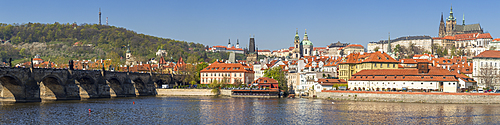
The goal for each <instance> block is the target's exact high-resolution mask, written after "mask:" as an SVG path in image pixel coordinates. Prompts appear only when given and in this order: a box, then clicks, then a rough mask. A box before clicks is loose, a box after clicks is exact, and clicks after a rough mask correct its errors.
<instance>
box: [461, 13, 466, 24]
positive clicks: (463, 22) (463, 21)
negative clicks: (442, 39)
mask: <svg viewBox="0 0 500 125" xmlns="http://www.w3.org/2000/svg"><path fill="white" fill-rule="evenodd" d="M462 25H465V14H464V15H463V16H462Z"/></svg>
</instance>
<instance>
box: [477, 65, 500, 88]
mask: <svg viewBox="0 0 500 125" xmlns="http://www.w3.org/2000/svg"><path fill="white" fill-rule="evenodd" d="M498 70H499V69H498V68H495V67H493V66H492V63H490V64H489V65H488V63H487V62H486V66H484V67H481V68H479V71H478V73H479V76H478V78H479V80H481V83H483V84H484V85H485V87H493V86H497V85H499V83H498V80H500V74H499V73H498Z"/></svg>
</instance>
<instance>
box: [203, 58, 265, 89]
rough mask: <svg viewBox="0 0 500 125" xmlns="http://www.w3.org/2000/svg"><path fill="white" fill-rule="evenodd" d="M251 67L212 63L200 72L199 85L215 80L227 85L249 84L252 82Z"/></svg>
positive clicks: (237, 64) (252, 73) (239, 64)
mask: <svg viewBox="0 0 500 125" xmlns="http://www.w3.org/2000/svg"><path fill="white" fill-rule="evenodd" d="M252 68H253V67H250V65H248V64H243V63H224V62H218V61H216V62H214V63H212V64H210V65H209V66H208V67H206V68H205V69H203V70H201V71H200V83H201V84H210V83H212V82H214V81H215V80H217V81H219V82H226V83H227V84H234V83H241V84H250V83H251V82H252V81H253V80H254V73H255V72H254V71H253V70H252Z"/></svg>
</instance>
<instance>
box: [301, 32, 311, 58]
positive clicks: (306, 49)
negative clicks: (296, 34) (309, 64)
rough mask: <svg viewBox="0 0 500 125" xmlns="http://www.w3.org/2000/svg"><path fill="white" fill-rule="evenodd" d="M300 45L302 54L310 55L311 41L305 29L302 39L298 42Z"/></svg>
mask: <svg viewBox="0 0 500 125" xmlns="http://www.w3.org/2000/svg"><path fill="white" fill-rule="evenodd" d="M300 45H301V46H302V56H312V50H313V43H312V42H311V41H309V37H307V29H306V31H304V39H303V40H302V42H300Z"/></svg>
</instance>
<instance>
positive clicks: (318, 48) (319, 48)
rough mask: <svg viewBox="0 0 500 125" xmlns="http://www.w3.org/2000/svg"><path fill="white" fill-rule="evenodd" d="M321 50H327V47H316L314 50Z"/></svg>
mask: <svg viewBox="0 0 500 125" xmlns="http://www.w3.org/2000/svg"><path fill="white" fill-rule="evenodd" d="M321 49H326V47H314V48H313V50H321Z"/></svg>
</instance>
